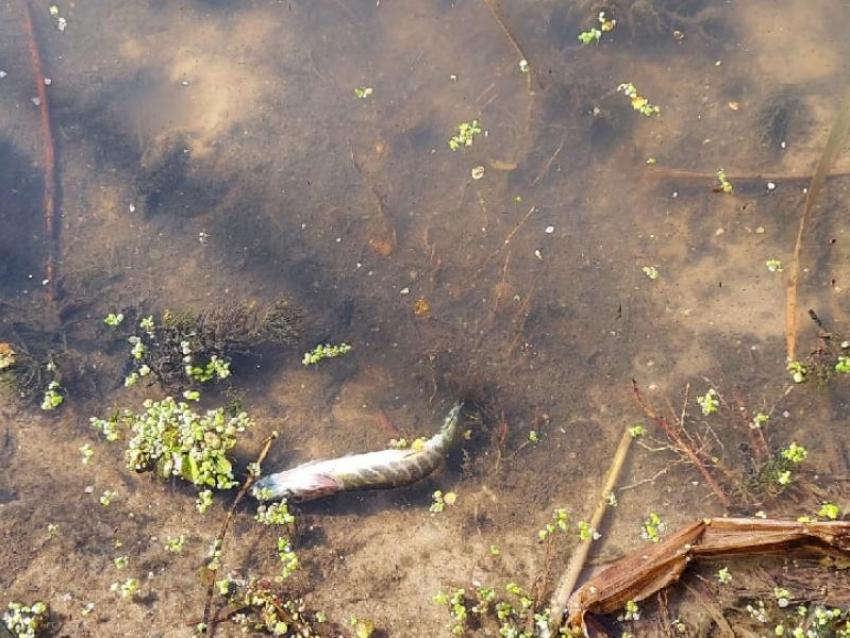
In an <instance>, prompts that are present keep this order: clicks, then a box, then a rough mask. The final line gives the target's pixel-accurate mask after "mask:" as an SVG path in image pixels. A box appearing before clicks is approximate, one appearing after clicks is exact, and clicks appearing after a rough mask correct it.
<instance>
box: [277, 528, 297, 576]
mask: <svg viewBox="0 0 850 638" xmlns="http://www.w3.org/2000/svg"><path fill="white" fill-rule="evenodd" d="M277 556H278V558H279V559H280V562H281V570H280V574H279V575H278V576H275V581H276V582H278V583H280V582H283V581H284V580H286V579H287V578H289V577H290V576H291V575H292V572H294V571H295V570H296V569H298V555H297V554H296V553H295V552H293V551H292V546H291V545H290V544H289V538H287V537H286V536H280V537H278V539H277Z"/></svg>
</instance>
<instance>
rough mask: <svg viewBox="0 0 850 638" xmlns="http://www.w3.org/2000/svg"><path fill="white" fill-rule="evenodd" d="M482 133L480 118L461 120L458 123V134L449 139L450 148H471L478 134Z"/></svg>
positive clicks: (455, 149) (454, 149)
mask: <svg viewBox="0 0 850 638" xmlns="http://www.w3.org/2000/svg"><path fill="white" fill-rule="evenodd" d="M480 134H481V125H480V124H479V122H478V120H470V121H469V122H461V123H460V124H458V125H457V134H455V135H454V136H452V138H451V139H450V140H449V148H450V149H452V150H453V151H457V150H459V149H462V148H469V147H470V146H472V142H473V140H474V139H475V136H476V135H480Z"/></svg>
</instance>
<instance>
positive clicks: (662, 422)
mask: <svg viewBox="0 0 850 638" xmlns="http://www.w3.org/2000/svg"><path fill="white" fill-rule="evenodd" d="M632 389H633V390H634V395H635V400H636V401H637V403H638V405H639V406H640V407H642V408H643V411H644V412H646V415H647V416H648V417H649V418H650V419H652V420H653V421H655V423H656V425H658V426H659V427H661V429H662V430H664V433H665V434H666V435H667V436H668V437H669V438H670V440H671V441H673V442H674V443H675V444H676V450H677V451H678V452H680V453H681V454H683V455H684V456H686V457H687V458H688V460H689V461H690V462H691V463H692V464H693V466H694V467H695V468H696V469H697V470H698V471H699V473H700V474H702V477H703V478H704V479H705V482H706V483H707V484H708V486H709V487H710V488H711V491H712V492H714V495H715V496H717V498H718V500H719V501H720V502H721V503H723V505H724V506H725V507H730V506H731V505H732V502H731V501H730V500H729V497H728V496H726V493H725V492H724V491H723V490H722V489H721V487H720V486H719V485H718V484H717V481H715V480H714V477H713V476H711V474H709V472H708V470H707V469H706V468H705V465H703V463H702V461H700V460H699V457H698V456H697V455H696V452H694V450H693V449H692V448H691V447H690V446H689V445H688V444H687V443H685V442H684V441H683V440H682V437H681V436H680V435H679V433H678V432H677V431H676V430H675V429H673V428H672V427H670V424H669V423H667V419H665V418H664V417H663V416H659V415H658V414H657V413H656V412H655V410H653V409H652V408H651V407H650V406H649V405H648V404H647V403H645V402H644V400H643V397H641V395H640V390H639V389H638V385H637V381H635V380H634V379H632Z"/></svg>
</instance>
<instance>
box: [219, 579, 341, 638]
mask: <svg viewBox="0 0 850 638" xmlns="http://www.w3.org/2000/svg"><path fill="white" fill-rule="evenodd" d="M216 585H217V589H218V593H219V595H220V596H222V597H223V598H225V599H226V602H227V605H228V607H230V608H233V609H238V610H239V613H236V614H233V615H231V616H230V617H229V618H228V620H229V621H230V622H232V623H234V624H235V625H236V626H237V627H239V628H241V629H242V631H243V632H245V633H248V632H251V631H259V632H265V633H268V634H271V635H273V636H283V637H290V638H296V637H298V638H317V637H318V636H322V635H329V634H330V631H331V628H330V627H329V626H328V625H327V621H326V619H325V615H324V614H323V613H322V612H315V613H311V612H309V611H307V606H306V605H305V603H304V601H303V600H302V599H300V598H290V597H288V596H286V595H285V594H284V593H283V592H281V591H278V590H276V589H275V588H274V586H273V585H272V584H271V583H270V582H269V581H268V580H265V579H251V580H242V579H238V578H234V577H233V576H228V577H227V578H224V579H222V580H219V581H217V582H216ZM323 629H324V631H323Z"/></svg>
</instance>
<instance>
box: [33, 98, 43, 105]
mask: <svg viewBox="0 0 850 638" xmlns="http://www.w3.org/2000/svg"><path fill="white" fill-rule="evenodd" d="M32 103H33V104H35V105H36V106H41V99H40V98H37V97H34V98H32Z"/></svg>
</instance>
